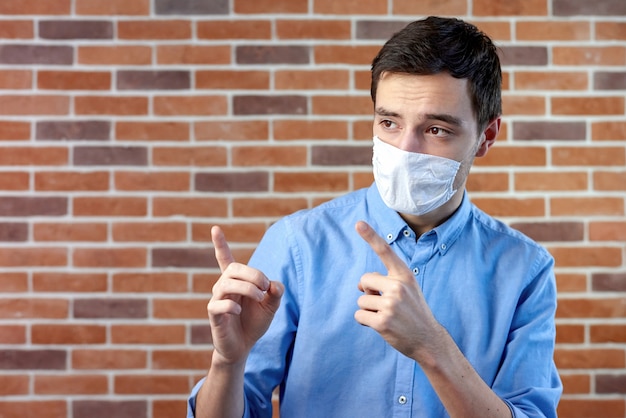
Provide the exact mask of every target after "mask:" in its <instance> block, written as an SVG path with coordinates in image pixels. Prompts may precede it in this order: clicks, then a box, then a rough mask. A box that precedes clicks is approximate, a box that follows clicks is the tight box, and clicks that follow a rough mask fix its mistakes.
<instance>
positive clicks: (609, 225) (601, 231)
mask: <svg viewBox="0 0 626 418" xmlns="http://www.w3.org/2000/svg"><path fill="white" fill-rule="evenodd" d="M589 239H590V240H592V241H626V224H624V223H623V222H619V221H616V222H610V221H607V222H600V221H598V222H593V221H592V222H590V223H589Z"/></svg>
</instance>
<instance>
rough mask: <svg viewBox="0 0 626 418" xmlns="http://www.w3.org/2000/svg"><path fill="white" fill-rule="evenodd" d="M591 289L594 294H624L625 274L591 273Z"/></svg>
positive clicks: (625, 289)
mask: <svg viewBox="0 0 626 418" xmlns="http://www.w3.org/2000/svg"><path fill="white" fill-rule="evenodd" d="M591 288H592V290H593V291H595V292H626V273H593V274H592V275H591Z"/></svg>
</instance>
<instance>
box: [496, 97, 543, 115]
mask: <svg viewBox="0 0 626 418" xmlns="http://www.w3.org/2000/svg"><path fill="white" fill-rule="evenodd" d="M502 112H503V113H504V114H505V115H511V116H513V115H545V114H546V99H545V98H544V97H542V96H520V95H514V96H509V95H506V94H505V95H504V96H503V97H502Z"/></svg>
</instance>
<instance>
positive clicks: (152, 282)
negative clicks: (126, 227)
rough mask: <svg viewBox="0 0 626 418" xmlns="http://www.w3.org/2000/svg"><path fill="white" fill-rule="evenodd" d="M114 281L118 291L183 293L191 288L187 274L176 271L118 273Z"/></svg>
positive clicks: (115, 289) (114, 286)
mask: <svg viewBox="0 0 626 418" xmlns="http://www.w3.org/2000/svg"><path fill="white" fill-rule="evenodd" d="M115 226H117V225H115ZM115 226H114V227H115ZM122 226H123V225H121V226H120V229H121V227H122ZM112 283H113V284H112V286H113V291H114V292H117V293H182V292H186V291H188V290H189V289H188V287H189V286H188V285H187V274H185V273H176V272H166V273H116V274H114V275H113V282H112Z"/></svg>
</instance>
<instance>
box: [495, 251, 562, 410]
mask: <svg viewBox="0 0 626 418" xmlns="http://www.w3.org/2000/svg"><path fill="white" fill-rule="evenodd" d="M553 265H554V260H553V258H552V257H551V256H549V255H548V254H547V253H545V254H543V256H538V257H537V258H535V263H534V266H533V267H534V268H531V269H530V271H531V272H533V271H534V272H535V273H534V274H532V275H531V277H532V280H531V281H530V283H529V285H528V286H527V287H526V288H525V289H524V291H523V292H522V294H521V296H520V299H519V301H518V305H517V308H516V311H515V314H514V317H513V322H512V324H511V329H510V332H509V337H508V342H507V347H506V352H505V354H504V357H503V360H502V366H501V368H500V371H499V372H498V376H497V377H496V381H495V382H494V385H493V389H494V391H495V392H496V393H497V394H498V395H499V396H501V397H502V399H503V400H504V401H505V402H506V403H507V405H508V406H509V408H510V409H511V412H512V414H513V417H514V418H525V417H529V418H530V417H546V418H556V416H557V415H556V408H557V404H558V401H559V398H560V396H561V392H562V385H561V380H560V378H559V374H558V372H557V369H556V366H555V364H554V359H553V355H554V344H555V336H556V328H555V323H554V317H555V313H556V282H555V278H554V273H553Z"/></svg>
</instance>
